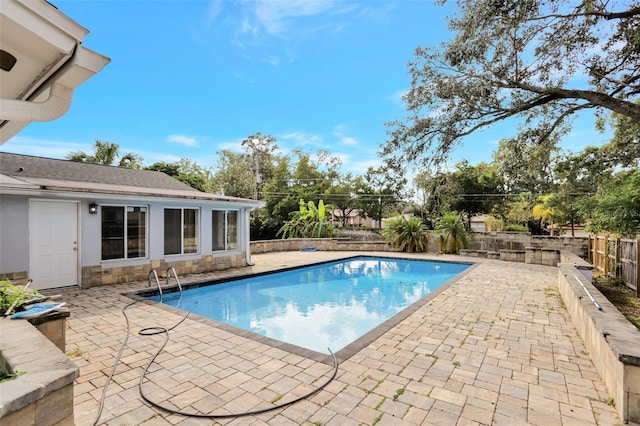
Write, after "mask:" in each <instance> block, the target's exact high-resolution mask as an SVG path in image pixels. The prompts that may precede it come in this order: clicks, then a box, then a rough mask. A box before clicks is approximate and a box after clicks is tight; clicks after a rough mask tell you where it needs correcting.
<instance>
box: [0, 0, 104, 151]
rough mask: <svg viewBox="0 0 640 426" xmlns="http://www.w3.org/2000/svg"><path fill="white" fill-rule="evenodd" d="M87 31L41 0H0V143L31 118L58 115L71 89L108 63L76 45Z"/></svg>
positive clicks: (59, 115)
mask: <svg viewBox="0 0 640 426" xmlns="http://www.w3.org/2000/svg"><path fill="white" fill-rule="evenodd" d="M87 33H88V31H87V30H86V29H85V28H83V27H82V26H80V25H79V24H78V23H76V22H75V21H73V20H72V19H70V18H69V17H68V16H66V15H65V14H63V13H61V12H60V11H59V10H58V9H57V8H55V7H54V6H53V5H51V4H50V3H48V2H46V1H44V0H2V4H1V6H0V50H2V51H4V52H5V53H2V56H3V60H2V70H0V145H2V144H3V143H4V142H6V141H7V140H9V139H10V138H11V137H12V136H14V135H15V134H16V133H18V132H19V131H20V130H22V129H23V128H24V127H26V126H27V125H28V124H29V123H31V122H33V121H51V120H55V119H57V118H59V117H61V116H62V115H63V114H64V113H65V112H66V111H67V110H68V108H69V106H70V104H71V98H72V96H73V91H74V90H75V89H76V88H77V87H78V86H80V85H81V84H82V83H84V82H85V81H87V80H88V79H89V78H90V77H91V76H93V75H95V74H97V73H98V72H100V71H101V70H102V69H103V68H104V67H105V66H106V65H107V64H108V63H109V62H110V59H109V58H107V57H105V56H103V55H100V54H99V53H96V52H93V51H91V50H89V49H87V48H85V47H83V46H81V43H82V40H83V39H84V37H85V36H86V35H87ZM7 58H8V59H7ZM12 58H13V59H12ZM14 60H15V62H14Z"/></svg>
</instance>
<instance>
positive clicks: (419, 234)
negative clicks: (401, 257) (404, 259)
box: [382, 216, 429, 253]
mask: <svg viewBox="0 0 640 426" xmlns="http://www.w3.org/2000/svg"><path fill="white" fill-rule="evenodd" d="M382 236H383V237H384V239H385V241H386V242H387V243H389V244H391V245H392V246H393V247H395V248H397V249H399V250H401V251H406V252H408V253H423V252H426V251H427V249H428V247H429V230H428V229H427V227H426V225H425V224H424V223H423V222H422V220H420V218H417V217H412V218H410V219H405V218H404V217H402V216H397V217H394V218H391V219H389V220H387V223H386V225H385V227H384V228H383V229H382Z"/></svg>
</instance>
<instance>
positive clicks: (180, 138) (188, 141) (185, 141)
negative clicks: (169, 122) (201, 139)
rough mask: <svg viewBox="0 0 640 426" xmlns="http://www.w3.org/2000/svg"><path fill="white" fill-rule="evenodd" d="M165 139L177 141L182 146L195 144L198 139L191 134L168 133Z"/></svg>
mask: <svg viewBox="0 0 640 426" xmlns="http://www.w3.org/2000/svg"><path fill="white" fill-rule="evenodd" d="M167 140H168V141H169V142H172V143H177V144H180V145H184V146H197V145H198V140H197V138H195V137H193V136H187V135H169V136H167Z"/></svg>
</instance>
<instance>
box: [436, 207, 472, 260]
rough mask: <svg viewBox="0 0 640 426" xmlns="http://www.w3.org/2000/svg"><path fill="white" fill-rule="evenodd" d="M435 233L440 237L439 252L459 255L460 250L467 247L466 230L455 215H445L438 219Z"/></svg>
mask: <svg viewBox="0 0 640 426" xmlns="http://www.w3.org/2000/svg"><path fill="white" fill-rule="evenodd" d="M436 232H437V233H438V235H439V237H440V251H442V252H444V253H455V254H457V253H459V252H460V249H461V248H467V247H469V241H468V240H467V229H466V228H465V227H464V223H463V222H462V218H461V217H460V215H459V214H457V213H447V214H445V215H444V216H442V217H441V218H440V219H438V221H437V224H436Z"/></svg>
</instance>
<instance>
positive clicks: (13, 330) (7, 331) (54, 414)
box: [0, 319, 79, 426]
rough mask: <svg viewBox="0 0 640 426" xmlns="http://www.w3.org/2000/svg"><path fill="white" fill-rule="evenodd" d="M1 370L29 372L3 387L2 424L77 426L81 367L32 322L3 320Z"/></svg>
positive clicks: (0, 398)
mask: <svg viewBox="0 0 640 426" xmlns="http://www.w3.org/2000/svg"><path fill="white" fill-rule="evenodd" d="M0 368H2V369H3V370H4V371H6V372H9V371H23V372H26V374H23V375H21V376H19V377H17V378H15V379H13V380H10V381H7V382H4V383H0V424H2V425H47V426H49V425H52V426H62V425H73V424H74V420H73V381H74V380H75V379H76V378H77V377H78V371H79V370H78V367H77V366H76V365H75V364H74V363H73V362H71V361H70V360H69V359H68V358H67V357H66V355H65V354H64V353H63V352H61V351H60V349H58V348H57V347H56V346H55V345H54V344H53V343H52V342H50V341H49V340H48V339H47V338H46V337H45V336H43V335H42V334H41V333H40V332H39V331H38V330H37V329H36V328H35V327H34V326H32V325H31V324H30V323H29V322H28V321H25V320H9V319H0Z"/></svg>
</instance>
